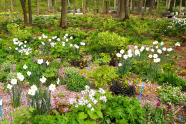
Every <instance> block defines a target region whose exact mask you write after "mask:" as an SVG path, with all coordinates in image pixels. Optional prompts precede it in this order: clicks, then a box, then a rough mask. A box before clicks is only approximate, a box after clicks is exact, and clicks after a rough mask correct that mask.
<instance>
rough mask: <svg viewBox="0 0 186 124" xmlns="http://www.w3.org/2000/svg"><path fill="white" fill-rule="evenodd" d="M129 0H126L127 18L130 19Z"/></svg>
mask: <svg viewBox="0 0 186 124" xmlns="http://www.w3.org/2000/svg"><path fill="white" fill-rule="evenodd" d="M129 11H130V8H129V0H125V19H129V13H130V12H129Z"/></svg>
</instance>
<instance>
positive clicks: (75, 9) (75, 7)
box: [73, 0, 76, 15]
mask: <svg viewBox="0 0 186 124" xmlns="http://www.w3.org/2000/svg"><path fill="white" fill-rule="evenodd" d="M75 13H76V0H74V11H73V14H74V15H75Z"/></svg>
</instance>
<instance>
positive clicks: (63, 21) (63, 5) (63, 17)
mask: <svg viewBox="0 0 186 124" xmlns="http://www.w3.org/2000/svg"><path fill="white" fill-rule="evenodd" d="M60 26H61V27H62V28H63V29H65V28H67V0H61V24H60Z"/></svg>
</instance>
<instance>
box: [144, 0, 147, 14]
mask: <svg viewBox="0 0 186 124" xmlns="http://www.w3.org/2000/svg"><path fill="white" fill-rule="evenodd" d="M146 3H147V0H145V1H144V11H146Z"/></svg>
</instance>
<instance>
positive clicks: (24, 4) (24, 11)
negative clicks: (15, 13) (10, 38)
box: [20, 0, 27, 25]
mask: <svg viewBox="0 0 186 124" xmlns="http://www.w3.org/2000/svg"><path fill="white" fill-rule="evenodd" d="M20 2H21V6H22V9H23V16H24V24H25V25H27V14H26V0H20Z"/></svg>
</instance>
